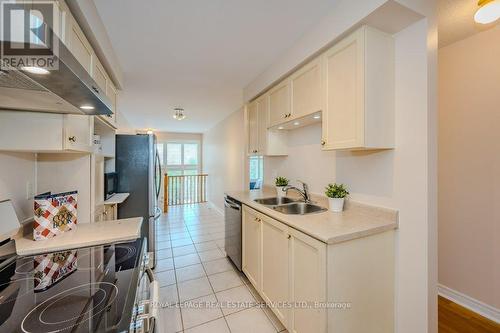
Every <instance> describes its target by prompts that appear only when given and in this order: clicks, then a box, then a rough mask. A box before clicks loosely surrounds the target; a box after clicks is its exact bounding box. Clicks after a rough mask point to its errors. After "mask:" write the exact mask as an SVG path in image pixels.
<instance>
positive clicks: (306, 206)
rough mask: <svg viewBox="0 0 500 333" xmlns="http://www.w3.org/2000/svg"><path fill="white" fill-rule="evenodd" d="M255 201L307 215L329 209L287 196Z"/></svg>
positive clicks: (289, 212) (273, 207) (277, 209)
mask: <svg viewBox="0 0 500 333" xmlns="http://www.w3.org/2000/svg"><path fill="white" fill-rule="evenodd" d="M254 201H255V202H256V203H259V204H261V205H264V206H269V207H270V208H272V209H274V210H275V211H277V212H280V213H283V214H290V215H307V214H314V213H321V212H325V211H327V209H326V208H323V207H321V206H318V205H315V204H312V203H307V202H303V201H297V200H294V199H290V198H287V197H282V198H278V197H274V198H263V199H255V200H254Z"/></svg>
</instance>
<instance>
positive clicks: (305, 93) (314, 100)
mask: <svg viewBox="0 0 500 333" xmlns="http://www.w3.org/2000/svg"><path fill="white" fill-rule="evenodd" d="M290 81H291V94H292V115H293V118H300V117H303V116H306V115H309V114H312V113H315V112H318V111H321V110H322V109H323V99H324V95H325V92H324V90H323V89H322V84H321V59H320V58H318V59H315V60H313V61H311V62H310V63H308V64H307V65H305V66H304V67H302V68H301V69H299V70H298V71H297V72H295V73H294V74H293V75H292V76H291V78H290Z"/></svg>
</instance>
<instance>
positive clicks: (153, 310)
mask: <svg viewBox="0 0 500 333" xmlns="http://www.w3.org/2000/svg"><path fill="white" fill-rule="evenodd" d="M146 274H147V275H148V279H149V282H150V284H149V295H150V303H149V319H148V320H149V325H148V326H149V332H150V333H153V332H154V331H155V325H156V321H157V320H158V307H159V306H160V304H159V298H160V291H159V286H158V281H157V280H156V277H155V274H154V273H153V271H152V270H151V268H149V267H148V268H147V269H146Z"/></svg>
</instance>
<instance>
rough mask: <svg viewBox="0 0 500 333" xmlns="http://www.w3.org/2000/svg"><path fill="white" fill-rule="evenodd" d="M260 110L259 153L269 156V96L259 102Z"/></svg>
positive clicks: (258, 107)
mask: <svg viewBox="0 0 500 333" xmlns="http://www.w3.org/2000/svg"><path fill="white" fill-rule="evenodd" d="M257 109H258V123H259V125H258V140H257V141H258V148H257V150H258V153H259V155H267V128H268V126H269V95H267V94H266V95H264V96H262V97H260V98H259V99H258V100H257Z"/></svg>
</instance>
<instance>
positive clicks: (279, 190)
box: [276, 186, 286, 198]
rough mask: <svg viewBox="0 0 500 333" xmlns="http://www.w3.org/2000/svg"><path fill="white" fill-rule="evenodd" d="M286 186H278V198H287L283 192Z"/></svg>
mask: <svg viewBox="0 0 500 333" xmlns="http://www.w3.org/2000/svg"><path fill="white" fill-rule="evenodd" d="M284 187H285V186H276V196H277V197H278V198H283V197H284V196H286V192H285V191H283V188H284Z"/></svg>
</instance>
